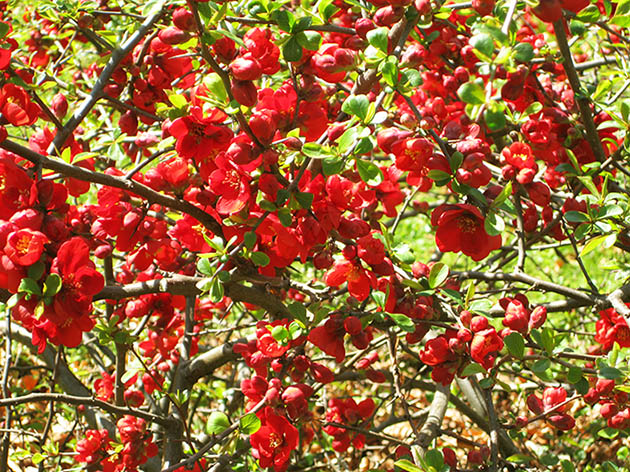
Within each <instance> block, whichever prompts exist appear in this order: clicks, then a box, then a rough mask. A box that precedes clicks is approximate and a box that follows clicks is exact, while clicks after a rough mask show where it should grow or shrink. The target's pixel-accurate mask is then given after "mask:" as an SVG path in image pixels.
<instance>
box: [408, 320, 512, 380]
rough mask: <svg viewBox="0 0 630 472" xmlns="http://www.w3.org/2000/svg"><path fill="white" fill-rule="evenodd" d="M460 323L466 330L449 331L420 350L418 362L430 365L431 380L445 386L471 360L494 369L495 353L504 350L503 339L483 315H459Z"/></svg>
mask: <svg viewBox="0 0 630 472" xmlns="http://www.w3.org/2000/svg"><path fill="white" fill-rule="evenodd" d="M461 321H462V323H463V324H464V325H465V326H468V328H462V329H460V330H454V329H449V330H447V331H446V333H444V334H441V335H439V336H437V337H435V338H433V339H430V340H429V341H427V342H426V345H425V347H424V349H423V350H422V351H420V360H421V361H422V362H424V363H425V364H427V365H430V366H433V370H432V371H431V378H432V379H433V380H435V381H436V382H439V383H441V384H442V385H448V384H449V383H451V382H452V381H453V379H454V378H455V375H457V374H459V373H461V372H462V370H463V369H464V367H466V365H468V364H469V363H470V359H472V360H473V361H474V362H477V363H479V364H481V365H482V366H483V367H484V368H485V369H486V370H490V369H491V368H492V367H493V366H494V361H495V360H496V357H497V354H498V352H499V351H500V350H501V349H503V340H502V339H501V336H499V334H498V333H497V331H496V329H494V328H493V327H491V326H490V325H489V323H488V319H487V318H486V317H484V316H475V317H474V318H472V319H471V317H470V313H469V312H462V315H461Z"/></svg>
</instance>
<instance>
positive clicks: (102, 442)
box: [76, 415, 158, 472]
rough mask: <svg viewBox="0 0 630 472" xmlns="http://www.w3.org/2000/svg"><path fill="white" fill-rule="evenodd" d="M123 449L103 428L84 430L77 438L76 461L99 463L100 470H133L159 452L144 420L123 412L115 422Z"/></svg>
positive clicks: (111, 471) (108, 471)
mask: <svg viewBox="0 0 630 472" xmlns="http://www.w3.org/2000/svg"><path fill="white" fill-rule="evenodd" d="M116 427H117V429H118V434H119V436H120V441H121V442H122V448H120V449H118V448H116V449H117V452H114V449H115V447H114V444H113V443H112V440H111V438H110V437H109V435H108V433H107V431H106V430H93V429H90V430H87V431H86V432H85V438H83V439H80V440H79V441H77V445H76V451H77V456H76V460H77V461H78V462H82V463H85V464H87V465H88V466H95V465H98V467H100V470H102V471H103V472H122V471H125V472H136V471H137V470H138V467H139V466H140V465H142V464H144V463H145V462H146V461H147V459H149V458H151V457H153V456H155V455H156V454H157V452H158V448H157V445H156V444H155V443H154V442H153V440H152V435H151V433H149V432H148V431H147V423H146V421H145V420H143V419H142V418H136V417H134V416H129V415H125V416H123V417H122V418H121V419H119V420H118V422H117V423H116Z"/></svg>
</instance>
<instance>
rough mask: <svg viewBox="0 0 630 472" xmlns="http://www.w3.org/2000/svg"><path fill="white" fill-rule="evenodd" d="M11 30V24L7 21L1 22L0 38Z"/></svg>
mask: <svg viewBox="0 0 630 472" xmlns="http://www.w3.org/2000/svg"><path fill="white" fill-rule="evenodd" d="M8 32H9V25H8V24H7V23H5V22H3V21H2V22H0V38H4V37H5V36H6V35H7V33H8Z"/></svg>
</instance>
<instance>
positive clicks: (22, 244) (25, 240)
mask: <svg viewBox="0 0 630 472" xmlns="http://www.w3.org/2000/svg"><path fill="white" fill-rule="evenodd" d="M30 240H31V239H30V238H29V237H28V236H22V237H21V238H20V239H19V241H18V242H17V244H16V245H15V248H16V249H17V252H18V253H20V254H21V255H24V254H26V253H27V252H28V247H29V242H30Z"/></svg>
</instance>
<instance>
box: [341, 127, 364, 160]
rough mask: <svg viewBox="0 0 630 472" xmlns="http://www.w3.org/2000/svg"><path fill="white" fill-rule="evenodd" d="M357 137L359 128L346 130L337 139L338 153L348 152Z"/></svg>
mask: <svg viewBox="0 0 630 472" xmlns="http://www.w3.org/2000/svg"><path fill="white" fill-rule="evenodd" d="M358 137H359V128H358V127H356V126H353V127H352V128H349V129H347V130H346V131H344V133H343V134H342V135H341V136H340V137H339V139H338V143H337V144H338V147H339V153H340V154H345V153H346V152H347V151H349V150H350V149H351V148H352V147H353V146H354V145H355V144H356V142H357V139H358Z"/></svg>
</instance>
